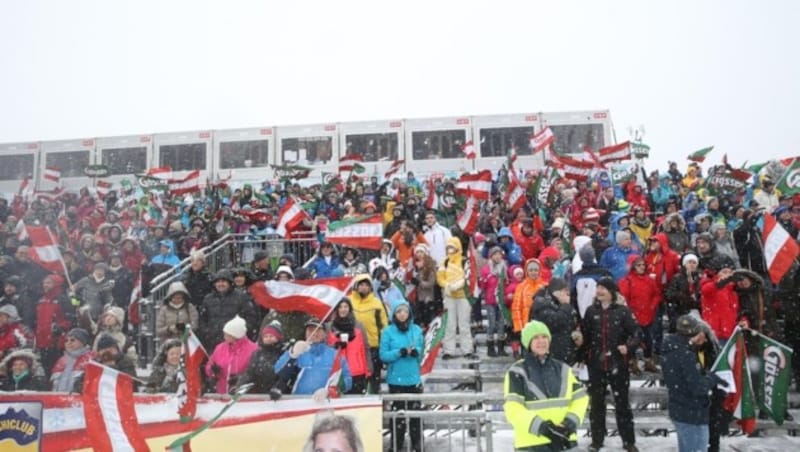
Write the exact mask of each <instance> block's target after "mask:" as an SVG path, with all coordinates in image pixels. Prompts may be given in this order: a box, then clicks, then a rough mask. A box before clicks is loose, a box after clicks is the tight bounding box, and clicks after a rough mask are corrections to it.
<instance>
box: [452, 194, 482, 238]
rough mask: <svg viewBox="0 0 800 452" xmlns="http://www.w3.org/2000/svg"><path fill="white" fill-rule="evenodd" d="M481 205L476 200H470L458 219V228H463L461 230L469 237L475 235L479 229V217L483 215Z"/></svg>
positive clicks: (472, 198)
mask: <svg viewBox="0 0 800 452" xmlns="http://www.w3.org/2000/svg"><path fill="white" fill-rule="evenodd" d="M479 204H480V202H479V201H478V200H477V199H476V198H474V197H470V198H468V199H467V202H466V204H465V205H464V210H463V211H462V212H461V213H460V214H459V215H458V218H457V219H456V223H457V224H458V227H459V228H461V230H462V231H464V233H465V234H467V235H472V234H474V233H475V231H476V230H477V229H478V216H479V215H480V213H481V210H480V208H479Z"/></svg>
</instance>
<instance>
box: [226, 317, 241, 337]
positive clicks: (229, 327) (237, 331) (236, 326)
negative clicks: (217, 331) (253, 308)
mask: <svg viewBox="0 0 800 452" xmlns="http://www.w3.org/2000/svg"><path fill="white" fill-rule="evenodd" d="M222 332H223V333H225V334H230V335H231V336H233V337H234V338H236V339H241V338H243V337H244V335H245V334H247V324H246V323H245V321H244V319H243V318H241V317H239V316H238V315H236V316H235V317H234V318H232V319H230V320H229V321H228V323H226V324H225V326H224V327H222Z"/></svg>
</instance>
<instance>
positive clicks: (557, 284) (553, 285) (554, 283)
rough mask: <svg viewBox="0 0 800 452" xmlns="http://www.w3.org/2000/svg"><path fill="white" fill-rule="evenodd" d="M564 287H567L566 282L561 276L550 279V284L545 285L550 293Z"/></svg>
mask: <svg viewBox="0 0 800 452" xmlns="http://www.w3.org/2000/svg"><path fill="white" fill-rule="evenodd" d="M566 288H567V282H566V281H564V280H563V279H562V278H553V279H551V280H550V284H548V285H547V291H548V292H550V294H552V293H553V292H558V291H559V290H561V289H566Z"/></svg>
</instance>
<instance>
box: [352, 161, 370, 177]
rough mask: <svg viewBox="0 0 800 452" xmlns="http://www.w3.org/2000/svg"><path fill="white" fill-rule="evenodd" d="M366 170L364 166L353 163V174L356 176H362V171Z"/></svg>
mask: <svg viewBox="0 0 800 452" xmlns="http://www.w3.org/2000/svg"><path fill="white" fill-rule="evenodd" d="M366 170H367V168H366V167H365V166H364V165H362V164H360V163H358V162H356V163H353V172H354V173H356V174H364V171H366Z"/></svg>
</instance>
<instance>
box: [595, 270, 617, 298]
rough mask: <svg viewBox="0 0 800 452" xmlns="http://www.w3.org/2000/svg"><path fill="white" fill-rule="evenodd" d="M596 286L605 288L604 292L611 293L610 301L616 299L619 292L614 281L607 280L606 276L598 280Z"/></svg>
mask: <svg viewBox="0 0 800 452" xmlns="http://www.w3.org/2000/svg"><path fill="white" fill-rule="evenodd" d="M597 285H598V286H603V287H605V288H606V290H608V291H609V292H611V300H612V301H613V300H614V299H616V298H617V293H618V292H619V288H618V287H617V283H615V282H614V279H612V278H609V277H608V276H604V277H602V278H600V280H599V281H597Z"/></svg>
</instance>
